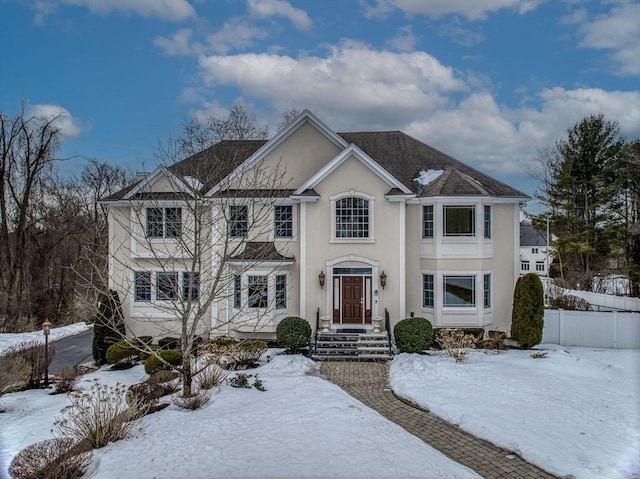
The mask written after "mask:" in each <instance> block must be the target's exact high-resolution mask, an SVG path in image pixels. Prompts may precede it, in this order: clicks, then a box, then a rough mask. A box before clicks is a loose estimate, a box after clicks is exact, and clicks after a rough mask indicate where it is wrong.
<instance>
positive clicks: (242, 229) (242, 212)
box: [229, 205, 249, 238]
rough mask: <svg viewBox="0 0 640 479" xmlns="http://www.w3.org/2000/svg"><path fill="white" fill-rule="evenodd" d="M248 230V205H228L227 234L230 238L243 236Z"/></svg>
mask: <svg viewBox="0 0 640 479" xmlns="http://www.w3.org/2000/svg"><path fill="white" fill-rule="evenodd" d="M248 231H249V207H248V206H246V205H232V206H230V207H229V235H230V236H231V237H232V238H244V237H246V236H247V232H248Z"/></svg>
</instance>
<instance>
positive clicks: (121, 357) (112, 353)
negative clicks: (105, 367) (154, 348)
mask: <svg viewBox="0 0 640 479" xmlns="http://www.w3.org/2000/svg"><path fill="white" fill-rule="evenodd" d="M135 355H137V351H136V350H135V349H134V348H133V347H132V346H131V345H130V344H129V343H127V342H126V341H118V342H117V343H115V344H112V345H111V346H109V347H108V348H107V354H106V356H107V362H108V363H109V364H117V363H119V362H120V361H125V360H129V361H130V360H131V357H132V356H135Z"/></svg>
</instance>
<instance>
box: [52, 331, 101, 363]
mask: <svg viewBox="0 0 640 479" xmlns="http://www.w3.org/2000/svg"><path fill="white" fill-rule="evenodd" d="M92 341H93V328H91V329H88V330H87V331H83V332H82V333H79V334H76V335H74V336H67V337H66V338H62V339H58V340H57V341H53V342H52V344H54V345H55V347H56V354H55V356H54V357H53V361H51V364H50V365H49V373H50V374H57V373H58V372H59V371H60V370H61V369H63V368H64V367H73V366H75V365H76V364H80V363H86V362H88V361H92V360H93V357H92V352H91V342H92Z"/></svg>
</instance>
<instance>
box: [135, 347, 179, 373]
mask: <svg viewBox="0 0 640 479" xmlns="http://www.w3.org/2000/svg"><path fill="white" fill-rule="evenodd" d="M163 360H164V361H163ZM166 363H168V364H166ZM181 364H182V351H179V350H177V349H164V350H160V351H158V352H157V353H155V354H154V355H153V356H149V357H148V358H147V360H146V361H145V362H144V372H145V373H147V374H149V375H152V374H153V373H155V372H157V371H162V370H163V369H171V367H172V366H179V365H181Z"/></svg>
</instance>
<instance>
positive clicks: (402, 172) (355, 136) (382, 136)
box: [338, 131, 528, 198]
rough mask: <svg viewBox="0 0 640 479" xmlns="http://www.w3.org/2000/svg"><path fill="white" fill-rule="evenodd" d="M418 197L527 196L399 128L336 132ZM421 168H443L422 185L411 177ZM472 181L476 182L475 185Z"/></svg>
mask: <svg viewBox="0 0 640 479" xmlns="http://www.w3.org/2000/svg"><path fill="white" fill-rule="evenodd" d="M338 134H339V135H340V136H341V137H342V138H344V140H345V141H347V143H353V144H354V145H356V146H357V147H358V148H360V149H361V150H362V151H364V152H365V153H366V154H367V155H369V156H370V157H371V158H373V159H374V160H375V161H376V162H378V163H379V164H380V166H382V167H383V168H384V169H386V170H387V171H388V172H389V173H391V174H392V175H393V176H394V177H396V178H397V179H398V180H400V181H401V182H402V184H404V185H405V186H406V187H407V188H409V189H411V191H413V192H414V193H416V194H418V195H420V196H440V195H443V196H451V195H464V196H467V195H483V196H487V195H488V196H504V197H516V198H518V197H519V198H527V197H528V196H527V195H526V194H524V193H522V192H521V191H518V190H516V189H515V188H512V187H510V186H508V185H506V184H504V183H502V182H501V181H498V180H496V179H495V178H492V177H490V176H488V175H485V174H484V173H481V172H479V171H478V170H476V169H474V168H471V167H470V166H468V165H466V164H464V163H462V162H461V161H459V160H456V159H455V158H453V157H451V156H449V155H447V154H445V153H443V152H441V151H439V150H436V149H435V148H433V147H431V146H429V145H427V144H425V143H422V142H421V141H418V140H416V139H415V138H413V137H411V136H409V135H407V134H406V133H403V132H401V131H380V132H362V133H338ZM421 170H445V173H444V174H443V175H442V176H441V177H440V178H438V180H436V181H434V182H432V183H430V184H429V185H427V187H426V188H424V189H423V188H421V185H419V184H416V183H415V182H414V181H413V180H414V178H417V177H418V175H419V174H420V171H421ZM474 183H475V184H474Z"/></svg>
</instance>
